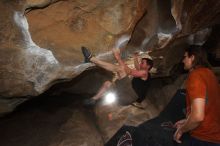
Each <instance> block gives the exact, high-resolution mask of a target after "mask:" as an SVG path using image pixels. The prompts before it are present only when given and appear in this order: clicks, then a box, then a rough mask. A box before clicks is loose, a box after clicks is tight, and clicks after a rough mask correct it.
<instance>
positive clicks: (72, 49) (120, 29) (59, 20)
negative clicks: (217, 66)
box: [0, 0, 220, 110]
mask: <svg viewBox="0 0 220 146" xmlns="http://www.w3.org/2000/svg"><path fill="white" fill-rule="evenodd" d="M194 6H195V7H196V8H194ZM219 6H220V2H216V1H213V0H212V1H208V2H207V1H204V0H201V1H199V2H194V1H189V0H182V1H176V0H173V1H154V0H136V1H127V0H122V1H116V0H115V1H104V0H92V1H91V0H84V1H82V0H77V1H76V0H67V1H59V0H39V1H37V0H21V1H1V2H0V8H1V10H2V12H3V13H1V14H0V19H1V23H0V42H1V44H0V52H1V53H0V63H1V65H0V75H1V79H0V84H1V85H2V86H1V88H0V96H3V97H6V98H5V99H6V100H5V101H4V102H0V104H2V105H5V103H6V105H7V106H8V105H9V104H11V105H12V106H10V107H11V108H10V110H11V109H13V108H14V107H15V106H16V105H17V104H19V103H20V102H23V101H24V100H26V99H28V98H22V100H21V99H19V100H16V101H15V102H14V101H13V102H12V101H11V100H9V97H21V96H23V97H24V96H29V95H30V96H36V95H39V94H40V93H43V92H44V91H45V90H47V89H48V88H49V87H51V86H52V85H53V84H54V83H57V82H59V81H61V80H62V81H64V80H70V79H72V78H75V77H77V76H78V75H79V74H81V73H82V72H83V71H84V70H86V69H88V68H89V67H91V66H93V65H92V64H83V57H82V54H81V50H80V47H81V46H86V47H88V48H90V49H91V50H92V52H93V53H94V55H97V56H99V57H100V58H104V59H106V60H109V61H112V60H111V59H112V58H111V57H112V56H111V53H110V51H111V48H112V47H114V46H119V45H120V44H121V43H123V41H119V40H120V39H121V38H122V36H124V35H127V36H128V37H127V38H130V37H131V39H130V41H129V44H128V45H127V46H126V48H125V49H124V51H125V54H126V55H130V53H132V52H133V51H136V50H139V51H140V50H141V51H152V52H151V55H152V58H153V59H154V62H155V68H156V69H157V72H158V74H157V75H158V76H167V75H170V71H171V70H172V68H173V66H174V65H175V64H177V63H178V62H180V60H181V57H182V54H183V48H184V47H186V46H187V45H188V44H203V43H204V42H205V40H206V39H207V38H208V36H209V35H210V31H211V29H209V28H207V27H211V26H213V25H214V24H218V23H219V20H220V19H219V11H220V9H219ZM201 36H202V37H201ZM122 40H123V39H122ZM125 45H126V43H125ZM126 55H125V57H127V56H126ZM174 56H175V57H174ZM7 106H2V107H7Z"/></svg>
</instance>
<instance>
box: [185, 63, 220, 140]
mask: <svg viewBox="0 0 220 146" xmlns="http://www.w3.org/2000/svg"><path fill="white" fill-rule="evenodd" d="M195 98H204V99H205V102H206V103H205V117H204V120H203V121H202V122H201V124H200V125H199V126H198V127H197V128H195V129H193V130H192V131H191V132H190V134H191V136H193V137H195V138H198V139H200V140H204V141H208V142H213V143H220V85H219V83H218V79H217V78H216V76H215V75H214V73H213V72H212V71H211V70H210V69H208V68H204V67H200V68H196V69H194V70H193V71H191V72H190V74H189V76H188V79H187V81H186V103H187V113H188V114H189V113H190V105H191V101H192V100H193V99H195Z"/></svg>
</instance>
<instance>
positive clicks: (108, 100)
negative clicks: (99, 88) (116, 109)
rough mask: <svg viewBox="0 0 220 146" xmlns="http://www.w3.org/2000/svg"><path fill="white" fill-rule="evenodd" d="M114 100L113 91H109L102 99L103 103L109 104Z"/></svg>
mask: <svg viewBox="0 0 220 146" xmlns="http://www.w3.org/2000/svg"><path fill="white" fill-rule="evenodd" d="M115 101H116V95H115V94H114V93H112V92H109V93H107V94H106V95H105V100H104V103H105V104H111V103H113V102H115Z"/></svg>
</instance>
